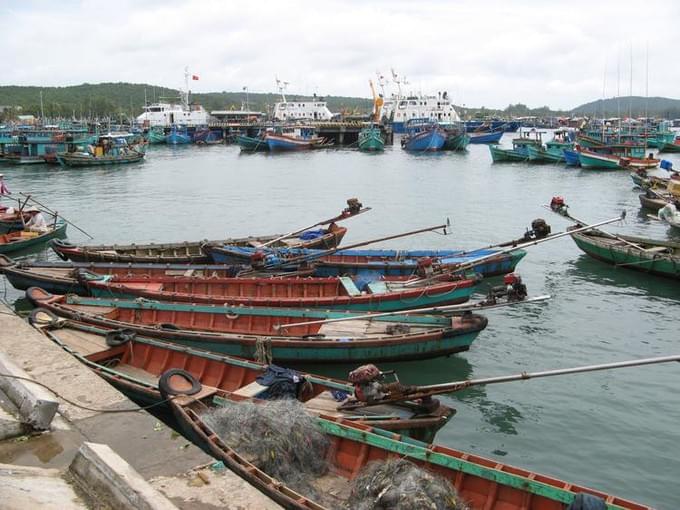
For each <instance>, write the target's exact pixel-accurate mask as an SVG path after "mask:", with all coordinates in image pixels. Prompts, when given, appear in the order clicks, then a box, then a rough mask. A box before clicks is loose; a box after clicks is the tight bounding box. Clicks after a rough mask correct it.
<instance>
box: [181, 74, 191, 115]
mask: <svg viewBox="0 0 680 510" xmlns="http://www.w3.org/2000/svg"><path fill="white" fill-rule="evenodd" d="M179 96H180V99H181V101H182V106H183V107H184V109H185V110H188V109H189V67H185V68H184V91H180V94H179Z"/></svg>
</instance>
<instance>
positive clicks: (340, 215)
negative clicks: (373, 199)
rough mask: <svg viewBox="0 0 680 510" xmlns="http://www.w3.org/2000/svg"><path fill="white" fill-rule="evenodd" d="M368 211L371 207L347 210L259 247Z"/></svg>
mask: <svg viewBox="0 0 680 510" xmlns="http://www.w3.org/2000/svg"><path fill="white" fill-rule="evenodd" d="M370 210H371V207H364V208H362V209H359V210H358V211H357V212H355V213H352V212H351V211H349V209H348V211H349V214H342V213H340V214H338V215H337V216H335V217H333V218H329V219H327V220H323V221H318V222H316V223H314V224H313V225H309V226H307V227H303V228H300V229H298V230H294V231H293V232H288V233H287V234H283V235H282V236H279V237H277V238H276V239H272V240H271V241H267V242H266V243H263V244H261V245H260V247H262V248H265V247H267V246H269V245H271V244H274V243H276V242H278V241H280V240H281V239H286V238H288V237H292V236H294V235H297V234H301V233H302V232H304V231H305V230H309V229H310V228H314V227H319V226H321V225H328V224H330V223H337V222H338V221H342V220H348V219H349V218H354V217H355V216H358V215H360V214H363V213H365V212H368V211H370Z"/></svg>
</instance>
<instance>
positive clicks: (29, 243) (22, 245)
mask: <svg viewBox="0 0 680 510" xmlns="http://www.w3.org/2000/svg"><path fill="white" fill-rule="evenodd" d="M65 234H66V223H65V222H63V221H61V222H58V223H57V225H56V228H55V229H54V230H51V231H50V232H46V233H44V234H41V235H38V236H35V237H31V238H27V239H24V240H21V241H14V242H11V243H7V244H0V253H2V254H4V253H12V252H16V251H21V250H26V249H29V248H33V247H35V246H38V245H41V244H45V243H46V242H47V241H49V240H50V239H54V238H55V237H63V236H64V235H65Z"/></svg>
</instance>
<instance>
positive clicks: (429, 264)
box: [416, 257, 434, 278]
mask: <svg viewBox="0 0 680 510" xmlns="http://www.w3.org/2000/svg"><path fill="white" fill-rule="evenodd" d="M416 272H417V274H418V276H420V277H421V278H426V277H428V276H431V275H432V273H434V260H432V258H431V257H423V258H421V259H418V266H417V269H416Z"/></svg>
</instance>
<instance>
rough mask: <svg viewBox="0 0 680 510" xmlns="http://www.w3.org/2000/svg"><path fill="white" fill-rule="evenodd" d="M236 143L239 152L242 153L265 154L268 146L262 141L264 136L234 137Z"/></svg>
mask: <svg viewBox="0 0 680 510" xmlns="http://www.w3.org/2000/svg"><path fill="white" fill-rule="evenodd" d="M236 143H238V145H239V147H241V150H242V151H244V152H267V151H269V146H268V145H267V141H266V140H265V139H264V134H262V135H259V136H248V135H243V134H241V135H238V136H237V137H236Z"/></svg>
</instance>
